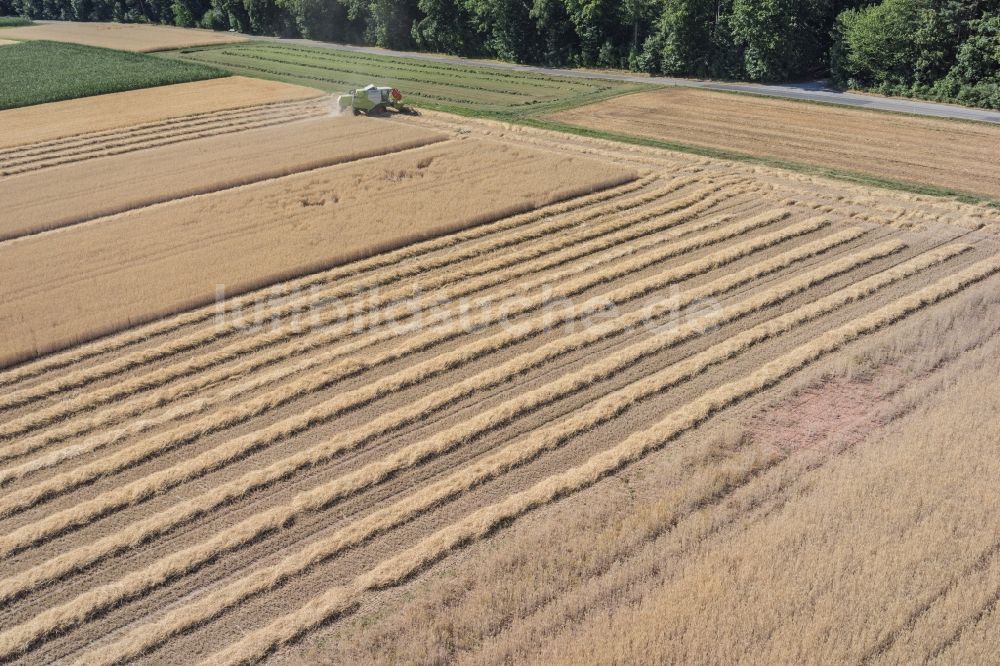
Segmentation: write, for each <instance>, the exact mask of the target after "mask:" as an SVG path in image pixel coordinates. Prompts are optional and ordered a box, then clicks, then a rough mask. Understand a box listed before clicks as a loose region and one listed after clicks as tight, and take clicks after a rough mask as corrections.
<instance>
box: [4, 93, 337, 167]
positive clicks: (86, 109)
mask: <svg viewBox="0 0 1000 666" xmlns="http://www.w3.org/2000/svg"><path fill="white" fill-rule="evenodd" d="M320 97H325V96H324V95H323V94H322V93H320V92H319V91H317V90H314V89H312V88H303V87H301V86H293V85H289V84H287V83H278V82H276V81H264V80H262V79H248V78H245V77H242V76H232V77H227V78H223V79H211V80H209V81H195V82H193V83H178V84H176V85H171V86H160V87H158V88H146V89H143V90H131V91H129V92H121V93H111V94H109V95H98V96H96V97H87V98H83V99H73V100H67V101H64V102H51V103H49V104H38V105H35V106H31V107H26V108H22V109H8V110H6V111H0V149H3V154H4V155H7V154H8V153H10V152H17V151H18V150H23V149H24V148H25V147H28V146H31V147H33V148H36V147H38V146H37V144H41V143H45V142H52V141H55V140H60V139H61V140H64V141H65V140H71V139H74V138H80V137H81V136H82V135H90V136H91V137H92V136H93V135H100V133H103V132H107V131H108V130H119V129H122V128H131V129H132V131H136V130H137V129H141V128H137V127H136V126H140V125H143V124H148V123H162V122H163V121H166V120H171V121H174V122H176V121H177V120H178V119H181V120H185V121H186V120H190V118H189V117H191V116H197V115H199V114H210V113H218V112H220V111H230V110H233V109H240V108H243V107H251V106H259V105H262V104H276V103H281V102H289V101H293V100H306V99H314V98H320ZM83 138H85V139H88V140H89V138H90V137H83ZM11 149H15V150H11Z"/></svg>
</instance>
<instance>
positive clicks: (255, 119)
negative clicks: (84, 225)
mask: <svg viewBox="0 0 1000 666" xmlns="http://www.w3.org/2000/svg"><path fill="white" fill-rule="evenodd" d="M322 115H325V113H324V112H323V111H322V110H320V109H315V110H313V111H311V112H301V113H296V114H294V115H289V114H268V115H259V116H248V117H246V118H241V119H240V120H239V122H233V121H230V122H229V123H226V124H222V125H219V126H217V127H214V128H213V127H198V128H193V129H191V130H189V131H186V132H171V133H169V134H164V135H161V136H156V135H154V136H150V137H144V138H141V139H128V138H122V139H120V140H117V141H109V142H105V143H99V144H93V145H89V146H81V147H78V148H75V149H73V150H66V151H63V152H55V153H52V154H49V155H44V156H37V157H21V158H16V159H9V160H6V161H2V162H0V176H13V175H18V174H22V173H30V172H32V171H39V170H41V169H49V168H52V167H56V166H60V165H63V164H75V163H78V162H84V161H86V160H90V159H95V158H98V157H106V156H109V155H124V154H127V153H134V152H137V151H140V150H149V149H150V148H157V147H160V146H168V145H172V144H176V143H183V142H186V141H193V140H195V139H200V138H205V137H212V136H222V135H224V134H234V133H237V132H245V131H247V130H250V129H258V128H262V127H271V126H274V125H281V124H285V123H291V122H296V121H299V120H305V119H307V118H315V117H318V116H322Z"/></svg>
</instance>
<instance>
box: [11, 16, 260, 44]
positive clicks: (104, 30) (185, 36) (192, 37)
mask: <svg viewBox="0 0 1000 666" xmlns="http://www.w3.org/2000/svg"><path fill="white" fill-rule="evenodd" d="M7 31H9V32H10V37H11V38H12V39H18V40H25V41H30V40H35V39H47V40H49V41H53V42H70V43H72V44H83V45H85V46H99V47H101V48H105V49H118V50H119V51H138V52H150V51H166V50H169V49H181V48H185V47H188V46H211V45H213V44H232V43H234V42H245V41H246V40H247V39H246V37H244V36H242V35H237V34H231V33H228V32H215V31H212V30H195V29H193V28H177V27H174V26H167V25H145V24H141V23H99V22H93V23H90V22H88V23H78V22H74V21H50V22H40V23H38V24H37V25H30V26H22V27H19V28H7V29H5V30H4V32H7Z"/></svg>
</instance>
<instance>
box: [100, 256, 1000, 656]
mask: <svg viewBox="0 0 1000 666" xmlns="http://www.w3.org/2000/svg"><path fill="white" fill-rule="evenodd" d="M998 271H1000V260H998V259H996V258H993V259H988V260H986V261H983V262H980V263H978V264H975V265H974V266H972V267H971V268H969V269H966V270H964V271H961V272H960V273H958V274H956V275H953V276H949V277H947V278H945V279H943V280H940V281H938V282H936V283H934V284H933V285H931V286H929V287H926V288H924V289H921V290H919V291H918V292H916V293H913V294H910V295H909V296H905V297H903V298H901V299H898V300H896V301H894V302H892V303H890V304H889V305H886V306H885V307H882V308H879V309H878V310H876V311H874V312H872V313H870V314H868V315H866V316H863V317H861V318H859V319H857V320H855V321H852V322H849V323H848V324H846V325H844V326H841V327H839V328H836V329H833V330H830V331H828V332H827V333H825V334H823V335H822V336H820V337H819V338H817V339H815V340H813V341H811V342H809V343H806V344H804V345H802V346H800V347H797V348H795V349H793V350H792V351H790V352H789V353H787V354H784V355H782V356H780V357H779V358H777V359H775V360H773V361H771V362H769V363H767V364H765V365H764V366H763V367H761V368H759V369H758V370H756V371H754V372H753V373H751V374H750V375H749V376H747V377H743V378H740V379H737V380H735V381H732V382H730V383H728V384H724V385H722V386H720V387H718V388H716V389H713V390H711V391H709V392H707V393H705V394H703V395H702V396H701V397H700V398H698V399H696V400H694V401H692V402H690V403H688V404H686V405H684V406H683V407H681V408H680V409H677V410H675V411H673V412H671V413H670V414H668V415H667V416H666V417H665V418H664V419H662V420H661V421H660V422H659V423H657V424H656V425H655V426H653V427H651V428H649V429H647V430H644V431H641V432H637V433H635V434H633V435H631V436H630V437H628V438H626V439H625V440H624V441H622V442H621V443H619V444H617V445H615V446H613V447H612V448H610V449H608V450H605V451H602V452H601V453H598V454H595V455H594V456H592V457H591V458H589V459H588V460H587V461H586V462H585V463H583V464H581V465H578V466H576V467H574V468H571V469H569V470H567V471H565V472H562V473H559V474H555V475H553V476H551V477H549V478H547V479H545V480H543V481H540V482H539V483H537V484H535V485H534V486H532V487H531V488H529V489H527V490H524V491H521V492H519V493H516V494H513V495H511V496H509V497H508V498H507V499H505V500H503V501H501V502H499V503H497V504H494V505H491V506H487V507H484V508H482V509H479V510H477V511H475V512H473V513H472V514H470V515H468V516H466V517H465V518H463V519H461V520H459V521H458V522H456V523H454V524H452V525H450V526H448V527H446V528H444V529H441V530H439V531H438V532H436V533H434V534H433V535H431V536H430V537H428V538H426V539H424V540H423V541H421V542H420V543H419V544H417V545H416V546H414V547H412V548H410V549H409V550H407V551H405V552H403V553H400V554H399V555H396V556H395V557H392V558H390V559H388V560H386V561H384V562H383V563H381V564H379V565H378V566H376V567H375V568H374V569H372V570H371V571H369V572H368V573H365V574H362V575H360V576H358V577H357V578H356V579H355V580H354V581H352V583H351V584H349V585H347V586H343V587H336V588H331V589H329V590H327V591H326V592H324V593H322V594H320V595H317V596H316V597H314V598H313V599H312V600H310V602H308V603H307V604H305V605H304V606H303V607H302V608H301V609H299V610H298V611H295V612H293V613H290V614H288V615H286V616H283V617H281V618H278V619H277V620H275V621H274V622H272V623H271V624H269V625H267V626H266V627H263V628H261V629H258V630H256V631H254V632H252V633H250V634H247V635H246V636H244V637H243V638H242V639H240V640H239V641H238V642H236V643H235V644H234V645H231V646H230V647H228V648H226V649H224V650H221V651H219V652H217V653H215V654H213V655H211V656H210V657H209V658H208V659H206V660H205V661H204V662H203V663H205V664H213V666H216V665H219V664H225V665H229V664H245V663H252V662H255V661H257V660H259V659H261V658H263V657H264V656H266V655H267V654H268V653H269V652H270V651H271V650H273V649H274V648H275V647H276V646H278V645H280V644H282V643H286V642H289V641H292V640H294V639H295V638H297V637H298V636H301V635H302V634H303V633H305V632H307V631H309V630H311V629H313V628H315V627H317V626H318V625H319V624H321V623H323V622H324V621H326V620H328V619H329V618H331V617H335V616H336V615H338V614H340V613H342V612H345V611H346V610H348V609H349V608H350V607H351V606H352V605H353V604H355V603H357V601H358V600H359V599H360V597H361V595H362V594H364V593H365V592H367V591H370V590H378V589H384V588H387V587H392V586H395V585H397V584H399V583H400V582H402V581H404V580H407V579H409V578H410V577H412V576H413V575H415V574H417V573H419V572H420V571H422V570H423V569H425V568H426V567H427V566H429V565H430V564H432V563H434V562H436V561H438V560H440V559H441V558H442V557H445V556H446V555H447V554H448V553H450V552H452V551H454V550H457V549H459V548H462V547H463V546H465V545H468V544H469V543H471V542H474V541H477V540H479V539H483V538H486V537H487V536H489V535H490V534H492V533H493V532H494V531H495V530H496V529H498V528H501V527H503V526H505V525H508V524H509V523H510V522H511V521H512V520H515V519H517V518H518V517H520V516H523V515H525V514H526V513H529V512H530V511H532V510H534V509H537V508H540V507H542V506H545V505H546V504H549V503H550V502H552V501H555V500H557V499H559V498H561V497H565V496H566V495H570V494H573V493H576V492H579V491H580V490H583V489H584V488H587V487H590V486H592V485H594V484H595V483H597V482H598V481H600V480H601V479H603V478H605V477H607V476H608V475H611V474H614V473H615V472H617V471H618V470H620V469H621V468H622V467H625V466H626V465H629V464H631V463H633V462H635V461H637V460H640V459H641V458H643V457H645V456H646V455H648V454H649V453H651V452H652V451H655V450H657V449H660V448H662V447H663V446H665V445H666V444H668V443H669V442H670V441H672V440H674V439H675V438H676V437H678V436H679V435H680V434H682V433H684V432H686V431H689V430H691V429H693V428H695V427H696V426H698V425H699V424H700V423H702V422H703V421H705V419H707V418H709V417H711V416H713V415H714V414H716V413H718V412H719V411H721V410H723V409H725V408H727V407H729V406H730V405H733V404H735V403H737V402H740V401H742V400H744V399H746V398H748V397H749V396H752V395H754V394H756V393H759V392H760V391H763V390H765V389H767V388H769V387H772V386H774V385H775V384H778V383H779V382H781V381H782V380H784V379H785V378H787V377H788V376H790V375H792V374H794V373H795V372H797V371H799V370H800V369H802V368H803V367H805V366H807V365H809V364H811V363H814V362H815V361H817V360H819V359H820V358H822V357H823V356H826V355H827V354H830V353H832V352H834V351H836V350H838V349H840V348H841V347H843V346H844V345H846V344H848V343H849V342H851V341H853V340H855V339H857V338H859V337H861V336H863V335H867V334H870V333H872V332H874V331H877V330H879V329H881V328H884V327H886V326H888V325H890V324H892V323H893V322H895V321H898V320H899V319H902V318H904V317H906V316H908V315H909V314H912V313H913V312H916V311H918V310H920V309H922V308H924V307H926V306H928V305H930V304H933V303H936V302H938V301H941V300H943V299H945V298H947V297H949V296H951V295H953V294H955V293H957V292H959V291H961V290H962V289H964V288H965V287H966V286H968V285H970V284H972V283H974V282H978V281H980V280H983V279H985V278H987V277H989V276H991V275H993V274H995V273H997V272H998ZM670 370H672V371H673V372H675V373H678V374H679V373H681V370H680V369H678V368H670ZM564 427H565V426H564ZM570 429H572V427H571V426H570ZM476 471H477V470H476V469H475V468H473V469H470V470H468V471H466V472H465V474H467V475H470V476H471V475H474V474H475V473H476ZM457 481H458V479H456V482H457ZM427 490H429V489H425V490H423V491H420V493H418V494H417V496H419V495H422V494H423V493H424V492H427ZM417 496H412V497H411V498H407V499H409V500H410V501H411V502H416V501H417ZM421 499H423V498H422V497H421ZM405 502H406V500H404V503H405ZM402 508H405V507H402ZM311 549H312V550H314V551H315V550H319V544H314V545H313V546H311ZM316 554H317V553H315V552H313V553H309V552H308V551H304V552H300V553H298V554H296V555H295V556H292V558H290V559H300V560H304V559H305V558H307V557H309V556H313V557H315V556H316ZM316 561H319V560H318V559H317V560H316ZM297 565H298V566H299V567H302V566H306V567H308V566H309V563H307V562H304V561H300V562H297ZM278 566H279V567H280V565H278ZM259 573H262V575H260V576H259V577H258V578H256V580H255V581H247V582H246V584H247V586H248V587H249V586H251V585H253V586H257V585H260V584H261V583H264V582H270V581H274V585H275V586H276V585H279V584H280V583H281V582H283V581H284V580H285V579H286V576H282V575H277V576H275V575H274V574H275V573H276V572H275V571H274V568H272V569H271V570H268V571H265V572H259ZM264 589H268V588H264ZM97 663H100V661H98V662H97Z"/></svg>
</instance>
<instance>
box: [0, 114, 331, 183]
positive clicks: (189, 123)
mask: <svg viewBox="0 0 1000 666" xmlns="http://www.w3.org/2000/svg"><path fill="white" fill-rule="evenodd" d="M323 107H324V105H323V104H317V103H316V101H315V100H306V101H304V102H295V103H293V104H290V105H287V106H283V107H275V106H263V107H256V106H254V107H244V108H242V109H235V110H233V111H231V112H227V113H224V114H223V113H220V114H210V115H207V116H203V117H198V118H191V119H188V120H183V119H181V122H171V123H167V122H164V123H157V124H155V125H152V126H148V127H142V126H140V127H138V128H125V129H124V130H110V131H105V132H98V133H96V134H95V135H83V136H82V137H76V138H73V139H69V140H67V139H58V140H56V141H53V142H46V143H38V144H27V146H25V147H22V148H21V149H18V150H11V149H9V150H0V168H2V167H3V166H6V165H7V164H8V163H9V161H10V160H18V159H22V158H41V159H45V158H46V157H47V156H50V155H59V154H63V153H64V151H66V150H75V149H77V148H80V147H86V146H94V145H106V142H108V141H122V140H125V139H128V138H137V139H141V138H143V137H153V138H156V137H160V136H166V135H167V134H168V133H169V132H174V131H178V130H180V131H182V132H183V131H186V130H188V129H191V128H195V129H197V128H206V129H210V128H212V127H215V126H219V125H223V124H225V123H230V122H234V121H239V120H242V119H244V118H259V117H273V116H280V115H282V114H284V115H288V116H289V117H292V116H291V114H290V112H293V113H298V114H301V113H303V112H311V111H318V110H321V109H323Z"/></svg>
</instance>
